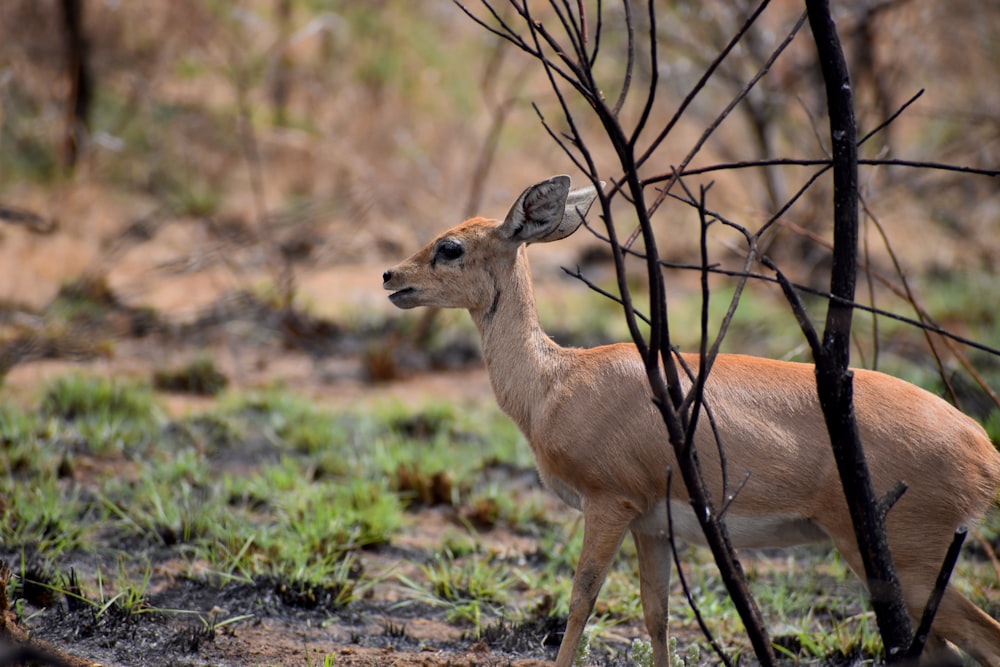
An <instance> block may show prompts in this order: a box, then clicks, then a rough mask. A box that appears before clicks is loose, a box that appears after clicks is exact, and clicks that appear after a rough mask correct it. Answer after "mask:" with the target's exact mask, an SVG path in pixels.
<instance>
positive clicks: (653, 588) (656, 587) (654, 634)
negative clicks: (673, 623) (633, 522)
mask: <svg viewBox="0 0 1000 667" xmlns="http://www.w3.org/2000/svg"><path fill="white" fill-rule="evenodd" d="M632 539H633V540H634V541H635V550H636V553H637V555H638V556H639V591H640V595H641V596H642V615H643V618H644V619H645V621H646V630H647V631H648V632H649V640H650V643H651V644H652V646H653V664H654V665H656V667H667V665H668V664H669V663H670V659H669V654H668V652H667V610H668V609H669V606H668V605H669V598H670V562H671V559H670V554H671V552H670V538H668V537H666V536H662V537H661V536H656V535H650V534H648V533H640V532H637V531H635V530H633V531H632Z"/></svg>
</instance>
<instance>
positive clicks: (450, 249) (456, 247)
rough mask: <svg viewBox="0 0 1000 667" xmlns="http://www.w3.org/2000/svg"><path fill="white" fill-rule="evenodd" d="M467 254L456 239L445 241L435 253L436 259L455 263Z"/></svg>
mask: <svg viewBox="0 0 1000 667" xmlns="http://www.w3.org/2000/svg"><path fill="white" fill-rule="evenodd" d="M463 254H465V248H464V247H462V244H461V243H459V242H458V241H456V240H454V239H445V240H443V241H441V243H439V244H438V247H437V250H435V251H434V259H436V260H437V259H445V260H449V261H453V260H456V259H458V258H459V257H461V256H462V255H463Z"/></svg>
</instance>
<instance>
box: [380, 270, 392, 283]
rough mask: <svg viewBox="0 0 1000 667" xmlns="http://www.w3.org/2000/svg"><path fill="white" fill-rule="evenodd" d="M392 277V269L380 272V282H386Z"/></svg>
mask: <svg viewBox="0 0 1000 667" xmlns="http://www.w3.org/2000/svg"><path fill="white" fill-rule="evenodd" d="M391 279H392V271H390V270H388V269H386V270H385V271H383V272H382V282H384V283H387V282H389V281H390V280H391Z"/></svg>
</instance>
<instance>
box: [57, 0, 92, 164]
mask: <svg viewBox="0 0 1000 667" xmlns="http://www.w3.org/2000/svg"><path fill="white" fill-rule="evenodd" d="M59 7H60V9H61V11H62V20H63V39H64V41H65V44H66V71H67V74H68V75H69V99H68V100H67V102H68V103H67V105H66V126H65V133H64V135H63V151H62V153H63V164H64V165H65V166H66V168H68V169H73V168H74V167H75V166H76V161H77V158H79V156H80V152H81V151H82V149H83V145H84V142H85V141H86V136H87V131H88V128H89V122H88V119H89V116H90V105H91V101H92V97H93V95H92V93H93V81H92V79H91V74H90V59H89V45H88V44H87V39H86V37H84V34H83V2H82V0H59Z"/></svg>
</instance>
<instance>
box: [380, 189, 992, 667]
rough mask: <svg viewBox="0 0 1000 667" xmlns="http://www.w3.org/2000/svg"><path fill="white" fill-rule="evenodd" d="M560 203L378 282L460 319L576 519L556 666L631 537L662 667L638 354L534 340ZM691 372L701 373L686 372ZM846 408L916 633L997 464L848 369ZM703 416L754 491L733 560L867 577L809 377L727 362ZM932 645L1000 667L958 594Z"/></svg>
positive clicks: (983, 446)
mask: <svg viewBox="0 0 1000 667" xmlns="http://www.w3.org/2000/svg"><path fill="white" fill-rule="evenodd" d="M563 179H564V180H563ZM568 189H569V179H568V178H567V177H555V178H553V179H549V180H548V181H545V182H543V183H540V184H538V185H536V186H533V187H532V188H529V189H528V190H526V191H525V193H524V194H522V195H521V197H520V198H519V199H518V201H517V202H515V204H514V207H513V208H512V209H511V212H510V213H509V214H508V216H507V219H506V220H505V221H504V222H503V223H498V222H496V221H493V220H486V219H483V218H474V219H472V220H468V221H466V222H464V223H462V224H460V225H458V226H457V227H455V228H453V229H451V230H449V231H447V232H445V233H444V234H442V235H441V236H439V237H438V238H437V239H435V240H434V241H432V242H431V243H430V244H429V245H428V246H427V247H425V248H424V249H422V250H420V251H418V252H417V253H416V254H414V255H413V256H412V257H410V258H409V259H407V260H405V261H404V262H402V263H401V264H399V265H397V266H396V267H394V268H392V269H390V270H389V271H386V273H385V276H384V279H385V287H386V289H389V290H393V291H394V294H393V295H392V296H391V298H392V300H393V302H394V303H396V305H398V306H400V307H403V308H412V307H415V306H440V307H452V308H466V309H468V310H469V312H470V313H471V315H472V318H473V320H474V322H475V323H476V326H477V328H478V329H479V332H480V335H481V337H482V348H483V356H484V359H485V362H486V367H487V369H488V371H489V375H490V379H491V382H492V385H493V389H494V392H495V394H496V398H497V402H498V403H499V405H500V407H501V408H502V409H503V410H504V411H505V412H506V413H507V414H508V415H510V417H511V418H512V419H513V420H514V421H515V422H516V423H517V425H518V426H519V427H520V429H521V431H522V432H523V433H524V435H525V436H526V437H527V439H528V442H529V443H530V444H531V448H532V451H533V452H534V455H535V459H536V461H537V463H538V469H539V472H540V474H541V476H542V479H543V480H544V481H545V482H546V484H548V485H549V486H550V487H551V488H552V489H553V490H554V491H556V493H558V494H559V495H560V496H561V497H563V498H564V499H565V500H567V502H569V503H570V504H572V505H574V506H576V507H578V508H579V509H581V510H582V511H583V514H584V547H583V553H582V556H581V559H580V563H579V564H578V566H577V571H576V574H575V576H574V580H573V592H572V597H571V602H570V614H569V621H568V624H567V630H566V635H565V637H564V639H563V644H562V646H561V647H560V650H559V655H558V658H557V661H556V664H557V665H558V666H559V667H568V666H569V665H570V664H571V662H572V659H573V655H574V651H575V649H576V646H577V645H578V643H579V641H580V637H581V634H582V631H583V628H584V625H585V623H586V620H587V618H588V616H589V615H590V612H591V610H592V609H593V605H594V601H595V599H596V596H597V593H598V591H599V589H600V586H601V584H602V583H603V581H604V578H605V576H606V575H607V571H608V568H609V566H610V564H611V561H612V559H613V557H614V555H615V553H616V552H617V550H618V548H619V546H620V544H621V541H622V539H623V537H624V535H625V533H626V532H631V533H632V536H633V539H634V540H635V542H636V547H637V552H638V557H639V565H640V591H641V596H642V603H643V609H644V615H645V619H646V626H647V629H648V630H649V633H650V637H651V640H652V645H653V651H654V661H655V664H656V665H657V667H665V666H666V665H667V664H668V656H667V653H666V611H667V593H668V590H669V586H668V581H669V571H670V554H669V539H668V534H667V532H666V528H665V524H664V519H663V518H662V517H661V516H660V514H659V513H662V514H664V515H665V510H664V507H665V504H666V503H665V501H666V500H667V471H668V469H670V468H672V467H675V466H676V462H675V460H674V458H673V450H672V448H671V447H670V445H669V443H668V439H667V433H666V429H665V428H664V426H663V422H662V420H661V418H660V415H659V414H658V412H657V411H656V409H655V408H654V406H653V405H652V403H651V401H650V390H649V386H648V383H647V380H646V375H645V371H644V370H643V365H642V360H641V359H640V357H639V355H638V352H637V351H636V348H635V346H634V345H631V344H624V343H622V344H616V345H608V346H603V347H598V348H593V349H568V348H563V347H560V346H558V345H557V344H556V343H554V342H553V341H552V340H551V339H550V338H549V337H548V336H547V335H546V334H545V332H544V331H542V329H541V326H540V325H539V322H538V317H537V313H536V309H535V300H534V294H533V291H532V287H531V275H530V271H529V267H528V261H527V256H526V254H525V249H524V244H525V243H529V242H537V241H550V240H556V239H558V238H562V237H564V236H566V235H568V234H569V233H572V231H573V230H575V229H576V226H578V225H579V220H578V218H579V216H580V215H582V214H583V213H585V212H586V208H589V205H590V202H591V201H592V199H593V196H595V195H596V193H595V192H593V191H591V192H590V193H587V192H585V191H575V192H573V193H568ZM567 195H568V196H569V198H570V203H569V204H565V213H563V211H562V208H563V205H564V203H565V202H566V198H567ZM588 196H589V199H588ZM581 201H584V202H585V205H584V204H582V203H581ZM539 202H540V203H539ZM553 202H555V203H557V204H559V206H556V207H553V206H552V203H553ZM553 210H555V211H556V212H555V213H553ZM570 227H572V228H571V229H570ZM567 229H568V231H567ZM446 241H447V242H449V243H452V244H454V243H459V244H461V247H462V249H463V253H462V256H461V257H459V258H457V259H454V260H449V259H445V258H443V257H442V254H441V250H440V247H441V245H442V244H443V243H445V242H446ZM401 290H409V291H401ZM685 361H686V363H687V364H688V365H689V366H691V367H692V368H697V366H698V358H697V357H696V356H685ZM854 391H855V412H856V415H857V420H858V425H859V429H860V433H861V439H862V442H863V444H864V446H865V448H866V455H867V457H868V462H869V466H870V468H871V474H872V478H873V482H874V484H875V491H876V493H878V494H883V493H885V492H886V491H888V490H889V489H890V488H892V487H893V486H894V485H895V484H896V482H898V481H903V482H905V483H906V484H907V485H908V490H907V491H906V493H905V494H904V495H903V497H902V498H901V499H900V500H899V502H898V503H897V504H896V505H895V507H894V508H893V509H892V511H891V512H890V514H889V518H888V526H887V529H888V535H889V542H890V546H891V548H892V550H893V554H894V558H895V565H896V569H897V572H898V574H899V577H900V580H901V583H902V586H903V590H904V596H905V598H906V603H907V605H908V607H909V610H910V614H911V616H912V617H913V618H914V619H915V620H916V619H918V618H919V615H920V613H921V611H922V609H923V606H924V605H925V604H926V601H927V597H928V595H929V593H930V591H931V588H932V587H933V584H934V580H935V577H936V575H937V571H938V568H939V567H940V564H941V562H942V560H943V557H944V554H945V551H946V550H947V547H948V544H949V542H950V540H951V537H952V534H953V533H954V531H955V529H956V528H958V527H959V526H961V525H965V524H967V523H969V522H971V521H974V520H975V519H977V518H978V517H979V516H981V515H982V514H983V513H984V512H985V511H986V510H987V508H988V507H989V506H990V504H991V503H992V502H994V500H995V498H996V495H997V490H998V488H1000V454H998V453H997V451H996V449H995V448H994V447H993V445H992V444H991V442H990V440H989V438H988V437H987V436H986V434H985V432H984V431H983V430H982V428H980V427H979V425H978V424H976V423H975V422H974V421H973V420H971V419H969V418H968V417H966V416H965V415H963V414H962V413H960V412H959V411H958V410H956V409H955V408H953V407H952V406H951V405H949V404H948V403H946V402H945V401H943V400H941V399H940V398H938V397H937V396H934V395H933V394H930V393H929V392H926V391H924V390H922V389H920V388H918V387H915V386H913V385H911V384H908V383H906V382H903V381H902V380H899V379H897V378H894V377H890V376H888V375H884V374H881V373H877V372H872V371H866V370H856V371H855V375H854ZM706 404H707V406H708V408H709V409H710V410H711V411H712V414H713V416H714V419H715V421H716V423H717V425H718V429H719V431H720V432H721V438H722V444H723V446H724V447H725V455H726V459H727V462H728V470H727V472H728V477H729V480H730V482H729V484H730V489H732V488H733V487H734V485H735V484H737V483H738V481H739V480H742V479H743V478H744V476H746V475H749V476H748V477H746V484H745V485H744V486H743V487H742V488H741V489H740V490H739V493H738V495H737V496H736V498H735V499H734V501H733V502H732V505H731V506H730V508H729V510H728V514H727V524H728V525H729V526H730V532H731V536H732V537H733V542H734V544H735V545H736V546H737V547H739V546H768V545H770V546H787V545H790V544H795V543H799V542H805V541H812V540H815V539H818V538H821V537H829V538H830V539H832V540H833V542H834V543H835V544H836V546H837V548H838V549H839V550H840V552H841V554H842V555H843V556H844V558H845V559H846V561H847V562H848V563H849V564H850V566H851V568H852V569H853V570H854V571H855V572H856V573H860V574H863V570H862V565H861V561H860V556H859V554H858V550H857V546H856V543H855V538H854V532H853V528H852V526H851V521H850V517H849V516H848V512H847V506H846V503H845V501H844V498H843V492H842V490H841V486H840V480H839V477H838V474H837V470H836V465H835V463H834V459H833V456H832V452H831V447H830V441H829V436H828V435H827V432H826V428H825V423H824V420H823V416H822V413H821V411H820V407H819V403H818V401H817V396H816V382H815V376H814V372H813V366H812V365H809V364H799V363H790V362H782V361H774V360H770V359H762V358H758V357H749V356H742V355H720V356H719V357H718V358H717V360H716V362H715V365H714V367H713V368H712V371H711V374H710V376H709V380H708V383H707V386H706ZM696 447H697V448H698V454H699V458H700V460H701V462H702V466H701V467H702V470H703V473H704V475H705V478H706V480H707V481H708V484H709V488H710V489H711V490H712V492H713V493H714V494H716V496H715V497H716V499H717V501H720V498H721V496H720V494H721V493H722V491H723V481H722V470H721V464H720V458H719V455H718V448H717V445H716V443H715V440H714V437H713V435H712V433H711V432H710V429H709V427H708V425H707V420H705V419H702V420H701V421H700V427H699V431H698V433H697V434H696ZM670 499H673V500H676V501H679V502H678V503H675V504H674V505H672V507H675V506H676V507H677V508H683V507H684V505H685V501H686V499H687V494H686V491H685V489H684V487H683V485H682V484H681V483H680V482H679V480H678V479H676V477H675V478H674V481H673V483H672V485H671V491H670ZM692 526H693V524H692V523H691V521H690V520H686V519H685V517H684V516H680V515H679V516H674V523H673V525H672V530H673V531H674V532H675V533H677V534H678V535H679V536H681V537H684V538H686V539H693V540H698V539H699V538H700V534H699V532H698V531H697V530H695V529H693V528H692ZM933 632H934V637H933V638H932V642H931V644H932V645H934V646H935V647H939V648H940V647H943V646H944V642H943V640H945V639H946V640H949V641H951V642H953V643H954V644H957V645H958V646H960V647H961V648H962V649H964V650H965V651H967V652H968V653H969V654H970V655H972V656H973V657H974V658H975V659H976V660H978V661H979V662H980V663H982V664H984V665H990V666H998V665H1000V624H998V623H997V622H996V621H995V620H993V619H992V618H990V617H989V616H988V615H986V614H985V613H983V612H982V611H981V610H980V609H978V608H976V607H975V606H974V605H972V603H970V602H969V601H968V600H966V599H965V598H964V597H963V596H962V595H961V594H960V593H958V592H957V591H956V590H955V589H953V588H951V587H949V588H948V590H947V592H946V595H945V598H944V601H943V603H942V605H941V607H940V609H939V611H938V615H937V618H936V621H935V624H934V628H933Z"/></svg>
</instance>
